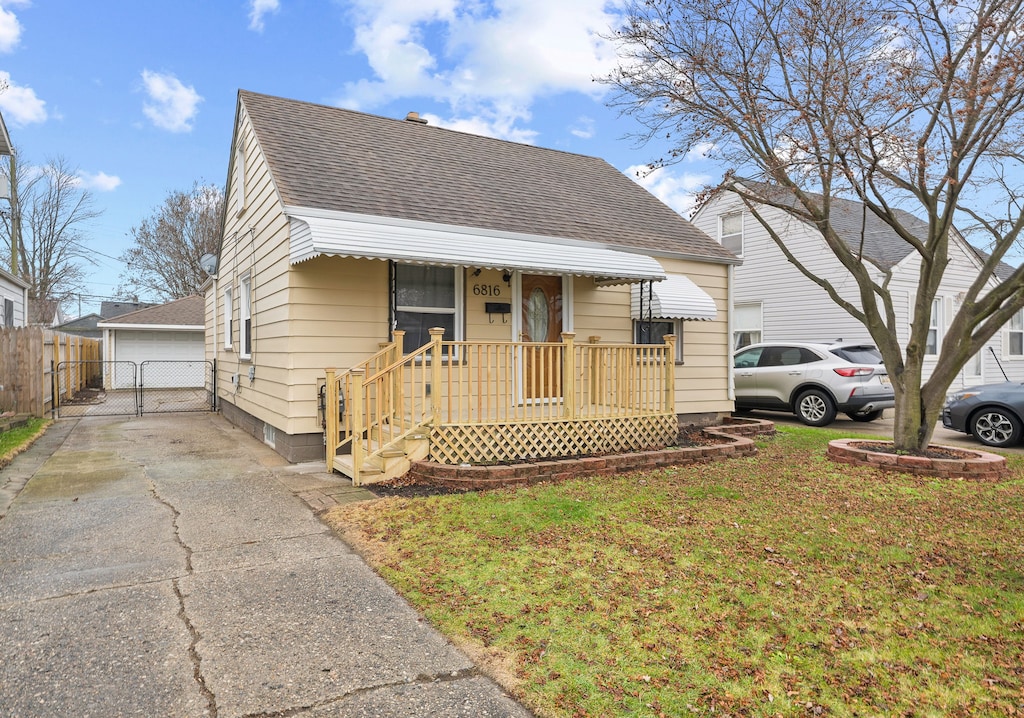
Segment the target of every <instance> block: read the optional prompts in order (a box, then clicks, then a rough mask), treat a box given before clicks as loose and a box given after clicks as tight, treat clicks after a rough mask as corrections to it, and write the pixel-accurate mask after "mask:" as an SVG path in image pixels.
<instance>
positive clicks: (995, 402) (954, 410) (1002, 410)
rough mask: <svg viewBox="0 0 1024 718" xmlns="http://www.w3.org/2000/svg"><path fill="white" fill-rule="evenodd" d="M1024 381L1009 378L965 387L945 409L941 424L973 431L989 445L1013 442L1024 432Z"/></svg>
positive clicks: (955, 429) (999, 445) (953, 397)
mask: <svg viewBox="0 0 1024 718" xmlns="http://www.w3.org/2000/svg"><path fill="white" fill-rule="evenodd" d="M1022 417H1024V384H1021V383H1018V382H1006V383H1003V384H986V385H985V386H973V387H971V388H970V389H963V390H962V391H958V392H955V393H954V394H952V395H951V396H950V399H949V401H948V402H947V403H946V406H945V407H944V408H943V409H942V425H943V426H945V427H946V428H947V429H953V430H954V431H963V432H966V433H968V434H974V438H976V439H977V440H978V441H980V442H981V443H982V444H985V445H986V446H995V447H1003V446H1014V445H1016V444H1019V443H1020V439H1021V434H1022V432H1024V419H1022Z"/></svg>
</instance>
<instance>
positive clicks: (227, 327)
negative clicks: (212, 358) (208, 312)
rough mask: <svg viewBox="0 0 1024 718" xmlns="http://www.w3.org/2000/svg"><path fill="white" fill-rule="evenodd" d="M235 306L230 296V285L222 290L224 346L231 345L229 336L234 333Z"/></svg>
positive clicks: (227, 347)
mask: <svg viewBox="0 0 1024 718" xmlns="http://www.w3.org/2000/svg"><path fill="white" fill-rule="evenodd" d="M234 318H235V307H234V302H233V301H232V297H231V287H228V288H227V289H225V290H224V348H225V349H230V348H231V347H232V344H231V337H233V336H234V335H235V327H234V324H233V322H234Z"/></svg>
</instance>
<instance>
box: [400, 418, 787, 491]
mask: <svg viewBox="0 0 1024 718" xmlns="http://www.w3.org/2000/svg"><path fill="white" fill-rule="evenodd" d="M701 431H702V432H703V433H704V434H705V435H707V436H710V437H713V438H716V439H722V443H721V444H714V445H708V446H681V447H671V448H667V449H659V450H655V451H635V452H629V453H625V454H612V455H608V456H593V457H586V458H577V459H560V460H553V461H544V460H540V461H533V462H524V463H521V464H502V465H494V466H452V465H450V464H438V463H434V462H430V461H417V462H415V463H414V464H413V465H412V468H411V469H410V470H409V473H408V474H407V475H406V477H407V478H408V479H411V480H412V481H413V482H414V483H417V484H428V485H431V486H441V487H444V488H449V489H463V490H480V489H494V488H501V487H507V486H526V485H529V484H534V483H537V482H540V481H562V480H565V479H572V478H577V477H584V476H612V475H614V474H622V473H626V472H629V471H649V470H651V469H658V468H662V467H666V466H681V465H685V464H697V463H707V462H710V461H717V460H721V459H729V458H734V457H738V456H752V455H754V454H756V453H757V447H756V446H754V440H753V439H752V438H751V437H754V436H761V435H774V434H775V424H774V423H772V422H771V421H765V420H763V419H736V418H727V419H725V421H724V423H723V424H721V425H719V426H710V427H704V428H703V429H701Z"/></svg>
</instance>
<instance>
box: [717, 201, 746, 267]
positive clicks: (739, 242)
mask: <svg viewBox="0 0 1024 718" xmlns="http://www.w3.org/2000/svg"><path fill="white" fill-rule="evenodd" d="M720 222H721V223H720V224H719V227H718V239H719V241H720V242H721V243H722V246H723V247H725V248H726V249H728V250H729V251H730V252H732V253H733V254H735V255H736V256H738V257H742V256H743V213H742V212H732V213H730V214H723V215H722V218H721V220H720Z"/></svg>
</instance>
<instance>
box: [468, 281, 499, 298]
mask: <svg viewBox="0 0 1024 718" xmlns="http://www.w3.org/2000/svg"><path fill="white" fill-rule="evenodd" d="M473 294H475V295H477V296H478V297H500V296H501V285H499V284H474V285H473Z"/></svg>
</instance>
